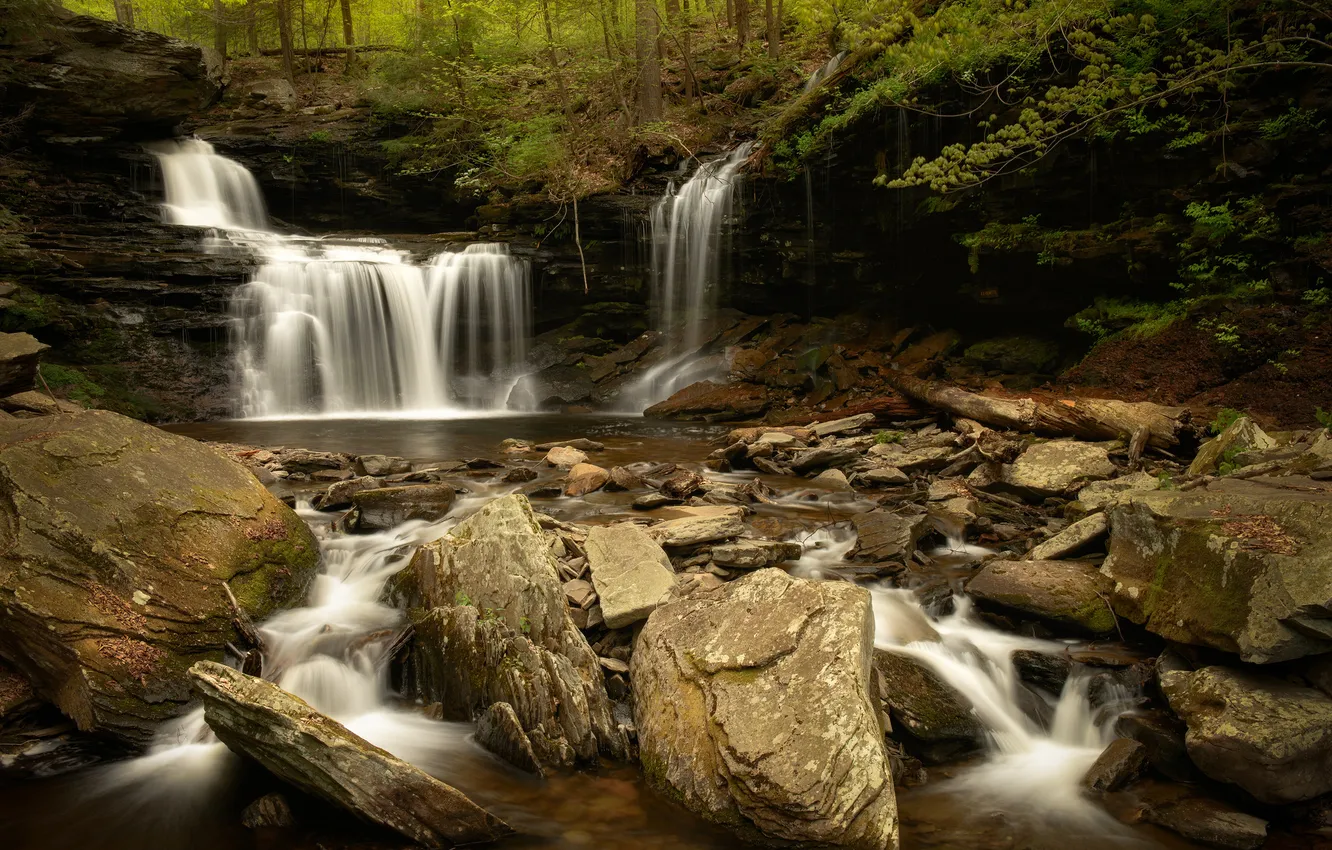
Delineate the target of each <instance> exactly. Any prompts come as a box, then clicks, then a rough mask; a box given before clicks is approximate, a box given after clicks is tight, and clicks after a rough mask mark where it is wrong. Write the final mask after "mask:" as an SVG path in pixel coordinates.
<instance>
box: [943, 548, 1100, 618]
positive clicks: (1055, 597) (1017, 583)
mask: <svg viewBox="0 0 1332 850" xmlns="http://www.w3.org/2000/svg"><path fill="white" fill-rule="evenodd" d="M1110 590H1111V583H1110V581H1109V580H1108V579H1106V577H1105V576H1103V575H1101V573H1100V572H1099V571H1098V570H1097V569H1096V568H1095V567H1093V566H1092V565H1090V564H1083V563H1079V562H1076V561H991V562H990V563H988V564H986V565H985V567H984V568H982V569H981V571H980V572H978V573H977V574H976V575H975V576H974V577H973V578H972V579H971V581H970V582H969V583H968V584H967V594H968V595H970V596H973V597H975V598H976V599H977V600H979V601H981V602H983V603H990V604H991V605H995V606H998V607H1000V608H1003V609H1007V610H1009V611H1016V612H1018V613H1020V614H1025V615H1027V616H1030V617H1035V618H1037V619H1040V620H1044V621H1046V622H1048V623H1050V624H1052V625H1056V626H1062V627H1063V628H1065V629H1071V630H1073V631H1075V632H1079V633H1082V634H1090V635H1105V634H1110V633H1112V632H1114V631H1115V615H1114V613H1113V612H1112V611H1111V610H1110V603H1109V596H1110Z"/></svg>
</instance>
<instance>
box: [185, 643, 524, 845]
mask: <svg viewBox="0 0 1332 850" xmlns="http://www.w3.org/2000/svg"><path fill="white" fill-rule="evenodd" d="M190 677H191V678H192V679H193V680H194V685H195V689H196V690H197V691H198V693H199V696H201V697H202V698H203V703H204V716H205V718H206V719H207V720H208V725H209V726H210V727H211V728H212V730H213V732H214V733H216V734H217V737H219V738H221V739H222V742H223V743H225V744H226V745H227V746H228V747H230V748H231V749H232V750H234V751H236V752H237V753H240V754H241V755H244V756H248V757H250V758H252V759H254V760H255V761H257V762H259V763H260V764H261V765H263V766H264V767H265V768H267V769H268V770H269V771H271V772H272V773H273V774H274V775H275V776H277V777H279V778H281V779H283V780H286V781H287V782H290V783H292V784H293V785H295V786H297V787H298V788H301V789H302V790H304V791H307V792H309V793H311V794H314V795H315V796H317V797H321V798H323V799H325V800H327V801H329V802H330V803H333V804H334V805H337V806H341V807H342V808H345V809H347V810H348V811H350V812H352V813H353V814H355V815H357V816H358V817H361V818H364V819H365V820H368V821H370V822H372V823H376V824H379V825H381V826H385V827H388V828H389V829H392V830H394V831H395V832H398V833H400V834H401V835H404V836H406V837H407V838H409V839H411V840H412V841H414V842H416V843H418V844H420V845H422V846H424V847H430V848H445V847H453V846H456V845H459V844H472V843H476V842H483V841H494V840H496V839H499V838H503V837H504V836H506V835H509V834H510V833H511V832H512V830H510V829H509V827H508V826H507V825H506V824H505V823H504V822H503V821H501V820H500V819H499V818H497V817H495V816H494V815H491V814H489V813H488V812H486V811H485V810H484V809H482V808H480V807H479V806H477V805H476V804H475V803H473V802H472V801H471V800H469V799H467V797H466V796H464V795H463V794H462V792H460V791H458V790H456V789H454V788H452V787H451V786H448V785H445V784H444V783H443V782H440V781H439V780H438V779H435V778H434V777H432V776H430V775H429V774H427V773H426V772H424V771H422V770H419V769H417V768H415V767H412V766H411V765H410V764H407V763H406V762H405V761H402V760H401V759H398V758H396V757H394V756H392V755H390V754H389V753H386V752H385V751H383V750H381V749H379V748H378V747H376V746H374V745H373V744H371V743H370V742H369V741H366V740H365V739H363V738H360V737H358V736H356V735H354V734H352V733H351V732H349V731H348V730H347V728H346V727H344V726H343V725H342V724H341V723H338V722H337V721H336V720H333V719H332V718H331V717H327V716H325V715H323V714H320V713H319V712H317V711H315V710H314V709H313V708H311V707H310V706H309V705H308V704H307V703H305V702H304V701H303V700H301V699H299V698H298V697H295V696H293V695H291V694H289V693H287V692H286V691H284V690H282V689H281V688H279V687H278V686H277V685H274V684H273V683H271V682H266V681H264V680H263V679H259V678H256V677H254V676H246V675H245V674H244V673H240V672H237V671H236V670H232V669H231V668H230V667H224V666H222V665H221V664H216V663H213V662H209V661H203V662H200V663H198V664H196V665H194V667H193V668H192V669H191V670H190Z"/></svg>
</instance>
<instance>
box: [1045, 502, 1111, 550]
mask: <svg viewBox="0 0 1332 850" xmlns="http://www.w3.org/2000/svg"><path fill="white" fill-rule="evenodd" d="M1109 531H1110V520H1109V518H1107V517H1106V515H1105V514H1104V513H1097V514H1092V515H1091V516H1089V517H1086V518H1085V519H1080V520H1078V521H1077V522H1075V523H1073V524H1072V525H1070V526H1069V527H1068V528H1065V529H1064V530H1063V531H1061V532H1059V533H1058V534H1056V535H1055V536H1053V537H1051V538H1050V539H1049V540H1046V541H1044V542H1042V543H1040V544H1038V545H1037V546H1036V547H1035V548H1033V549H1032V550H1031V551H1030V552H1028V553H1027V560H1030V561H1058V560H1059V559H1060V558H1064V557H1067V556H1069V555H1073V554H1076V553H1078V552H1081V551H1082V550H1084V549H1086V548H1087V547H1089V546H1091V545H1092V544H1093V543H1095V542H1096V541H1098V540H1100V539H1101V538H1102V537H1105V535H1106V534H1107V533H1109Z"/></svg>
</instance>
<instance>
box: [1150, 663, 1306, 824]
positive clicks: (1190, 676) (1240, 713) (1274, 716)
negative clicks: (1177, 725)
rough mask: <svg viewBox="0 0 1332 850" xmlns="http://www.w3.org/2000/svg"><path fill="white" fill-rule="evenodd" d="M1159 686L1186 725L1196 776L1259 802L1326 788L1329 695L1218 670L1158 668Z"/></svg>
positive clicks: (1259, 675)
mask: <svg viewBox="0 0 1332 850" xmlns="http://www.w3.org/2000/svg"><path fill="white" fill-rule="evenodd" d="M1160 681H1161V690H1162V691H1163V692H1164V693H1165V695H1166V699H1168V700H1169V701H1170V708H1171V709H1172V710H1174V712H1175V713H1176V714H1177V715H1179V717H1180V718H1181V719H1182V720H1183V721H1184V722H1185V724H1187V725H1188V730H1189V731H1188V734H1187V735H1186V736H1185V738H1184V743H1185V745H1186V746H1187V747H1188V751H1189V757H1190V758H1191V759H1193V763H1194V764H1196V765H1197V766H1198V768H1199V769H1200V770H1202V772H1203V773H1205V774H1207V775H1208V776H1210V777H1211V778H1212V779H1215V780H1217V781H1219V782H1229V783H1231V784H1234V785H1238V786H1239V787H1241V788H1243V789H1244V790H1245V791H1247V792H1249V793H1250V794H1252V795H1253V796H1254V797H1255V798H1256V799H1258V800H1261V801H1262V802H1264V803H1276V804H1284V803H1296V802H1300V801H1302V800H1312V799H1313V798H1314V797H1317V796H1319V795H1322V794H1327V793H1329V792H1332V697H1329V696H1328V695H1327V694H1325V693H1323V692H1322V691H1317V690H1314V689H1313V688H1306V687H1301V686H1299V685H1295V684H1292V683H1290V682H1287V681H1284V680H1282V679H1279V678H1276V677H1275V676H1269V675H1264V674H1262V673H1257V672H1248V671H1243V670H1232V669H1229V668H1225V667H1216V666H1213V667H1204V668H1203V669H1201V670H1197V671H1192V672H1191V671H1188V670H1163V671H1162V672H1161V674H1160Z"/></svg>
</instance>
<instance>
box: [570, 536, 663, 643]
mask: <svg viewBox="0 0 1332 850" xmlns="http://www.w3.org/2000/svg"><path fill="white" fill-rule="evenodd" d="M585 548H586V549H587V565H588V567H589V568H590V569H591V571H592V583H593V584H594V585H595V586H596V588H597V595H598V596H600V597H601V614H602V616H603V617H605V618H606V625H607V626H608V627H610V628H612V629H621V628H624V627H625V626H628V625H632V624H633V623H637V622H638V621H639V620H646V619H647V617H648V615H649V614H651V613H652V612H653V611H655V610H656V609H657V607H658V606H660V605H661V604H662V603H663V602H664V601H666V599H667V597H669V596H670V593H671V588H673V587H675V570H674V569H673V568H672V567H671V559H670V558H668V557H667V556H666V552H665V550H664V549H662V548H661V547H660V546H658V545H657V542H656V541H655V540H653V539H652V538H651V537H649V536H648V534H647V532H645V531H643V529H641V528H639V527H638V526H636V525H630V524H627V523H626V524H621V525H611V526H596V527H594V528H592V529H591V530H589V531H588V533H587V543H586V546H585Z"/></svg>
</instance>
